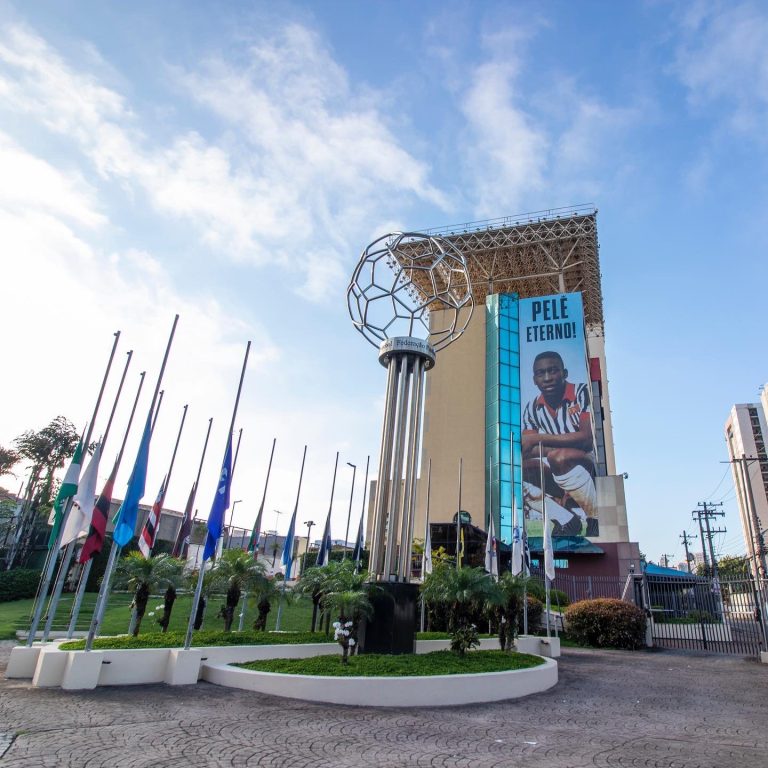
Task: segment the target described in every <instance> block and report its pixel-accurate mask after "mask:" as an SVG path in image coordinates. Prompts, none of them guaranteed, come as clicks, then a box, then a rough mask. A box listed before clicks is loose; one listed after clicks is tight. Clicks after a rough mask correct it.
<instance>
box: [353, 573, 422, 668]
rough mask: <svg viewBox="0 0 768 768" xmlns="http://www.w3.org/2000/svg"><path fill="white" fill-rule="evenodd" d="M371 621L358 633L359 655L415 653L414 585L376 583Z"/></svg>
mask: <svg viewBox="0 0 768 768" xmlns="http://www.w3.org/2000/svg"><path fill="white" fill-rule="evenodd" d="M376 586H377V587H378V588H379V589H376V590H373V593H372V595H371V602H372V603H373V617H372V618H370V619H364V620H363V622H362V623H361V626H360V630H359V632H358V639H359V641H360V653H391V654H400V653H415V652H416V627H417V607H418V598H419V585H418V584H405V583H400V582H376Z"/></svg>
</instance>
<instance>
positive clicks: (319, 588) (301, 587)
mask: <svg viewBox="0 0 768 768" xmlns="http://www.w3.org/2000/svg"><path fill="white" fill-rule="evenodd" d="M367 580H368V574H367V573H357V572H356V571H355V564H354V562H353V561H352V560H341V561H335V560H334V561H331V562H330V563H328V565H324V566H322V567H317V566H313V567H312V568H307V570H306V571H304V573H303V574H302V575H301V578H300V579H299V581H298V583H297V584H296V586H295V587H294V593H296V594H298V595H302V594H304V595H310V596H311V597H312V631H313V632H314V631H315V629H316V627H317V612H318V608H322V609H323V611H324V612H327V611H328V608H327V606H326V604H325V602H324V598H325V596H326V595H328V594H330V593H331V592H345V591H353V592H359V591H361V590H362V589H363V586H364V585H365V583H366V582H367Z"/></svg>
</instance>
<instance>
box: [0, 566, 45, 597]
mask: <svg viewBox="0 0 768 768" xmlns="http://www.w3.org/2000/svg"><path fill="white" fill-rule="evenodd" d="M39 583H40V571H38V570H36V569H34V568H14V569H13V570H10V571H0V603H7V602H10V601H11V600H23V599H24V598H28V597H34V596H35V595H36V594H37V585H38V584H39Z"/></svg>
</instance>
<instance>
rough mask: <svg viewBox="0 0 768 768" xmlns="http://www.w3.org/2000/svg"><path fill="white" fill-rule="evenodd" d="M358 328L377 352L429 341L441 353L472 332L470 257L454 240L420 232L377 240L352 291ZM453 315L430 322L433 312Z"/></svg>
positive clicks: (358, 270) (363, 258)
mask: <svg viewBox="0 0 768 768" xmlns="http://www.w3.org/2000/svg"><path fill="white" fill-rule="evenodd" d="M347 304H348V307H349V314H350V316H351V318H352V323H353V324H354V326H355V328H357V330H358V331H360V333H362V334H363V336H365V338H366V339H367V340H368V341H369V342H370V343H371V344H373V346H375V347H380V345H381V344H382V342H385V341H387V340H388V339H392V338H398V337H416V338H422V337H427V338H429V343H430V346H431V347H432V349H434V350H435V351H436V352H437V351H439V350H441V349H443V348H445V347H447V346H448V345H449V344H450V343H451V342H453V341H455V340H456V339H457V338H458V337H459V336H461V334H462V333H464V331H465V330H466V328H467V326H468V325H469V321H470V319H471V317H472V310H473V309H474V301H473V299H472V290H471V284H470V279H469V271H468V269H467V261H466V259H465V258H464V255H463V254H462V253H461V252H460V251H459V250H458V249H457V248H456V246H454V245H453V243H451V242H450V241H448V240H446V239H444V238H442V237H435V236H432V235H423V234H420V233H417V232H395V233H392V234H389V235H384V237H380V238H378V240H374V242H372V243H371V244H370V245H369V246H368V247H367V248H366V249H365V250H364V251H363V253H362V255H361V256H360V261H359V262H358V264H357V267H356V268H355V271H354V273H353V275H352V280H351V281H350V284H349V288H348V289H347ZM434 310H450V311H449V312H446V313H445V314H444V315H441V316H440V321H439V325H436V324H435V322H434V320H433V322H432V323H430V312H431V311H434Z"/></svg>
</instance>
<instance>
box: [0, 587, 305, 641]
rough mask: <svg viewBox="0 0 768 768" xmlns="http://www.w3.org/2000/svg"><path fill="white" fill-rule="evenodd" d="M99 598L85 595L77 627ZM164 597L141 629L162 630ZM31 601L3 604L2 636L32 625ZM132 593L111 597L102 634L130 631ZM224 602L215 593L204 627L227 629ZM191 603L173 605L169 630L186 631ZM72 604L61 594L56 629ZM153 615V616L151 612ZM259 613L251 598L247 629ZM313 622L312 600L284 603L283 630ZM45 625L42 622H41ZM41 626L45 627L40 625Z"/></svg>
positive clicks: (84, 624)
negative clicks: (222, 615)
mask: <svg viewBox="0 0 768 768" xmlns="http://www.w3.org/2000/svg"><path fill="white" fill-rule="evenodd" d="M95 601H96V595H95V594H90V593H89V594H86V595H85V598H84V600H83V609H82V611H81V614H80V620H79V621H78V624H77V629H78V630H87V629H88V625H89V623H90V618H91V613H92V612H93V606H94V603H95ZM162 602H163V599H162V597H161V596H156V597H152V598H151V599H150V601H149V605H148V608H147V613H146V614H145V616H144V621H143V622H142V625H141V626H142V632H156V631H158V630H159V627H158V625H157V619H159V618H160V615H161V614H162ZM32 603H33V601H32V600H13V601H11V602H8V603H0V638H14V637H16V630H18V629H27V628H28V627H29V616H30V613H31V611H32ZM130 603H131V595H129V594H126V593H119V592H118V593H114V594H113V595H112V596H111V597H110V601H109V603H108V605H107V610H106V613H105V614H104V621H103V623H102V626H101V634H102V635H117V634H123V633H125V632H127V631H128V624H129V622H130V619H131V610H130ZM222 605H224V597H223V595H222V596H213V597H212V598H210V599H209V601H208V607H207V609H206V613H205V622H204V624H203V629H205V630H221V629H223V628H224V621H223V620H222V619H220V618H219V617H218V615H217V614H218V612H219V608H220V607H221V606H222ZM191 606H192V596H191V595H180V596H179V598H178V599H177V600H176V603H175V605H174V606H173V613H172V614H171V623H170V626H169V630H171V631H172V630H177V631H182V632H183V631H184V630H186V628H187V622H188V621H189V613H190V611H191ZM71 607H72V595H62V598H61V600H60V602H59V606H58V610H57V611H56V618H55V619H54V623H53V629H54V630H64V629H66V628H67V626H68V623H69V612H70V610H71ZM152 614H154V615H152ZM257 614H258V612H257V610H256V605H255V601H252V600H249V601H248V606H247V608H246V612H245V622H244V625H243V626H244V628H245V629H250V628H251V626H252V624H253V621H254V619H255V618H256V616H257ZM276 619H277V605H274V607H273V608H272V610H271V611H270V613H269V617H268V620H267V629H268V630H273V629H275V621H276ZM311 621H312V603H311V602H309V601H308V600H306V601H305V600H302V601H300V602H291V601H288V600H286V602H285V603H284V605H283V612H282V619H281V622H280V629H281V630H286V631H289V632H307V631H309V629H310V625H311ZM238 622H239V617H237V616H236V617H235V624H234V628H235V629H236V628H237V626H238ZM41 624H42V622H41ZM40 629H42V626H41V627H40Z"/></svg>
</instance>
